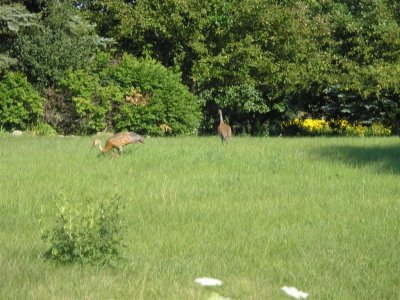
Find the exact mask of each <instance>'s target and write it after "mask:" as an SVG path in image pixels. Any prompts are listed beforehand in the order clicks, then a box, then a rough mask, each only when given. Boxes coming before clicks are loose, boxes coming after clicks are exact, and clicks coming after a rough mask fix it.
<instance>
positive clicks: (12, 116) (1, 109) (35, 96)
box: [0, 72, 44, 130]
mask: <svg viewBox="0 0 400 300" xmlns="http://www.w3.org/2000/svg"><path fill="white" fill-rule="evenodd" d="M43 105H44V98H42V97H41V96H40V95H39V93H38V92H37V91H36V90H35V89H34V88H33V87H32V86H31V84H30V83H29V82H28V81H27V79H26V78H25V77H24V76H23V75H22V74H20V73H14V72H9V73H7V74H6V75H5V76H4V78H3V79H2V80H1V81H0V126H1V127H3V128H4V129H6V130H12V129H21V130H25V129H26V128H27V127H28V126H29V125H30V124H33V123H37V122H38V121H39V120H40V119H41V117H42V116H43Z"/></svg>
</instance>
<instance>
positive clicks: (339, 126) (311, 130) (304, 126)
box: [282, 118, 392, 137]
mask: <svg viewBox="0 0 400 300" xmlns="http://www.w3.org/2000/svg"><path fill="white" fill-rule="evenodd" d="M288 127H295V128H298V129H299V130H301V131H303V133H306V134H311V135H321V134H331V133H334V134H338V135H345V136H360V137H362V136H389V135H391V133H392V130H391V128H388V127H385V126H384V125H382V124H381V123H373V124H372V125H371V126H364V125H360V124H356V123H355V124H351V123H350V122H349V121H348V120H346V119H339V120H334V119H332V120H329V121H326V120H324V119H312V118H306V119H299V118H295V119H293V120H291V121H289V122H284V123H282V128H288Z"/></svg>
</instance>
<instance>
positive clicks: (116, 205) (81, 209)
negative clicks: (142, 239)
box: [42, 196, 124, 265]
mask: <svg viewBox="0 0 400 300" xmlns="http://www.w3.org/2000/svg"><path fill="white" fill-rule="evenodd" d="M62 200H63V201H62V204H61V206H60V207H59V211H58V215H57V216H56V220H55V223H54V225H53V226H52V227H51V228H43V224H42V238H43V240H44V241H45V242H46V244H47V250H46V252H45V257H46V258H48V259H51V260H54V261H57V262H61V263H76V262H77V263H81V264H87V263H98V264H101V265H106V264H108V265H110V264H111V265H112V264H115V263H116V262H117V261H118V259H120V258H121V254H122V249H123V245H124V244H123V237H124V236H123V231H122V229H123V224H122V222H123V220H122V203H121V199H120V197H118V196H114V197H113V198H111V199H108V200H101V201H100V202H97V201H95V200H94V199H90V198H87V199H85V200H84V201H83V202H80V203H79V204H73V203H70V202H67V201H66V199H62ZM42 222H43V221H42Z"/></svg>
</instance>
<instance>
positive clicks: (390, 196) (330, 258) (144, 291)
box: [0, 136, 400, 299]
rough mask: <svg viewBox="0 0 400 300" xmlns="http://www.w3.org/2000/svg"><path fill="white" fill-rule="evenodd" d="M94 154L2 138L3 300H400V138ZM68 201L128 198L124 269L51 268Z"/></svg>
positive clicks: (207, 141) (252, 141)
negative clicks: (53, 229)
mask: <svg viewBox="0 0 400 300" xmlns="http://www.w3.org/2000/svg"><path fill="white" fill-rule="evenodd" d="M91 141H92V140H91V139H90V138H80V137H66V138H59V137H47V138H46V137H17V138H16V137H4V136H2V137H1V138H0V245H1V246H0V268H1V272H0V298H1V299H111V298H113V299H207V297H208V296H209V295H210V294H211V292H212V291H216V292H218V294H220V295H222V296H225V297H230V298H232V299H286V298H287V296H286V295H285V294H283V292H282V291H281V289H280V288H281V287H282V286H284V285H289V286H295V287H297V288H298V289H301V290H303V291H306V292H308V293H309V294H310V298H311V299H399V298H400V272H399V270H400V254H399V253H400V252H399V249H400V218H399V216H400V209H399V208H400V201H399V200H400V185H399V179H400V156H399V154H400V141H399V139H398V138H384V139H383V138H382V139H379V138H365V139H362V138H250V137H242V138H235V139H233V141H232V143H231V145H228V146H222V145H221V143H220V140H219V139H218V138H217V137H199V138H194V137H193V138H189V137H187V138H168V139H167V138H151V139H147V140H146V143H145V144H144V145H129V146H127V147H126V148H125V151H124V154H123V155H122V156H121V157H116V158H112V157H109V156H98V155H97V151H94V150H93V151H91V152H90V151H89V148H90V145H91ZM60 193H63V194H64V196H65V198H67V199H69V201H71V202H74V201H75V202H79V201H82V199H85V198H87V197H94V198H98V199H99V200H101V199H107V198H110V197H112V196H113V195H114V194H115V193H118V194H119V195H121V198H122V201H123V202H124V204H125V207H126V208H125V211H124V218H125V223H126V224H125V225H126V229H127V230H126V236H125V242H126V244H127V248H126V251H125V253H124V260H123V262H122V263H121V265H120V266H119V267H117V268H99V267H96V266H84V267H82V266H79V265H57V264H55V263H52V262H49V261H46V260H44V259H43V257H42V254H43V251H44V250H45V245H44V243H43V241H42V240H41V238H40V225H39V219H40V218H42V217H43V219H44V222H51V220H52V219H53V218H54V217H55V214H56V211H57V205H56V204H57V202H58V201H60V200H61V197H60ZM203 276H209V277H216V278H219V279H221V280H222V281H223V282H224V285H223V286H222V287H219V288H214V289H207V288H202V287H200V286H197V285H196V284H195V283H194V279H195V278H197V277H203Z"/></svg>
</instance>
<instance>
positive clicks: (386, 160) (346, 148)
mask: <svg viewBox="0 0 400 300" xmlns="http://www.w3.org/2000/svg"><path fill="white" fill-rule="evenodd" d="M316 154H317V155H318V156H319V157H321V158H323V159H328V160H332V161H338V162H341V163H344V164H347V165H349V166H351V167H354V168H360V167H372V168H374V169H375V170H376V171H378V172H387V173H393V174H400V145H399V146H396V145H389V146H351V145H337V146H324V147H321V148H319V149H318V150H316Z"/></svg>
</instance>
